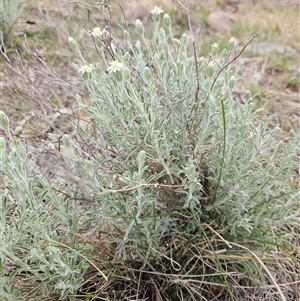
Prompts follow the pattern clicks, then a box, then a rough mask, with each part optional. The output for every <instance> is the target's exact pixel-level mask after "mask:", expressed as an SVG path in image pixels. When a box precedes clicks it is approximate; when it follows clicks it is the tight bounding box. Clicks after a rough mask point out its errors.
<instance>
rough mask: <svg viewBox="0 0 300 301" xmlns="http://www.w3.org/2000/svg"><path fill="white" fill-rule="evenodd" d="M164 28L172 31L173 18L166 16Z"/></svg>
mask: <svg viewBox="0 0 300 301" xmlns="http://www.w3.org/2000/svg"><path fill="white" fill-rule="evenodd" d="M163 22H164V26H165V27H166V28H167V29H168V30H170V29H171V18H170V16H169V15H168V14H164V17H163Z"/></svg>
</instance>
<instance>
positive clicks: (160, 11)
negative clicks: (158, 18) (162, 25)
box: [151, 6, 164, 15]
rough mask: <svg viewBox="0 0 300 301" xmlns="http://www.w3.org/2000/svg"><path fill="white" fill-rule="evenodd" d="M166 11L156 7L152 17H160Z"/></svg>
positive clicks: (152, 11)
mask: <svg viewBox="0 0 300 301" xmlns="http://www.w3.org/2000/svg"><path fill="white" fill-rule="evenodd" d="M163 12H164V11H163V10H162V9H161V8H160V7H158V6H154V8H153V9H152V10H151V14H152V15H160V14H162V13H163Z"/></svg>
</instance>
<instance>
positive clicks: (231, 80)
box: [228, 76, 235, 89]
mask: <svg viewBox="0 0 300 301" xmlns="http://www.w3.org/2000/svg"><path fill="white" fill-rule="evenodd" d="M234 85H235V77H234V76H231V77H230V79H229V81H228V86H229V88H230V89H233V87H234Z"/></svg>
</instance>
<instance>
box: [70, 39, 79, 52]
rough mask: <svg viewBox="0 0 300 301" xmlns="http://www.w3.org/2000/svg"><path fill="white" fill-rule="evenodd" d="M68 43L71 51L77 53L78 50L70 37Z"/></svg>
mask: <svg viewBox="0 0 300 301" xmlns="http://www.w3.org/2000/svg"><path fill="white" fill-rule="evenodd" d="M68 43H69V46H70V48H71V49H72V50H73V51H78V50H79V48H78V46H77V43H76V41H75V40H74V39H73V38H72V37H69V38H68Z"/></svg>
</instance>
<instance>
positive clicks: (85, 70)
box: [79, 65, 92, 74]
mask: <svg viewBox="0 0 300 301" xmlns="http://www.w3.org/2000/svg"><path fill="white" fill-rule="evenodd" d="M79 72H80V73H81V74H84V73H91V72H92V67H91V66H87V65H84V66H81V67H80V68H79Z"/></svg>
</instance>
